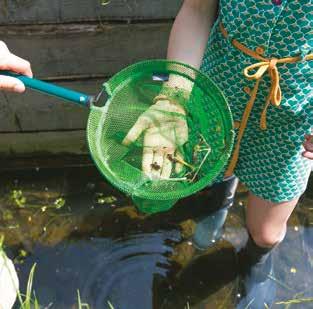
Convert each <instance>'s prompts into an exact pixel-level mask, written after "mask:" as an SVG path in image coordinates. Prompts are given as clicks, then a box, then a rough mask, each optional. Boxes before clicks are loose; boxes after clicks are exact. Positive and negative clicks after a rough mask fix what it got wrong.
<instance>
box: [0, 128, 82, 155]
mask: <svg viewBox="0 0 313 309" xmlns="http://www.w3.org/2000/svg"><path fill="white" fill-rule="evenodd" d="M87 153H88V147H87V144H86V133H85V131H84V130H80V131H65V132H38V133H1V134H0V157H2V158H3V157H10V156H12V157H14V156H20V155H23V156H25V155H32V156H36V155H44V154H52V155H56V154H75V155H82V154H87Z"/></svg>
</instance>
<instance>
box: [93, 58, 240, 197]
mask: <svg viewBox="0 0 313 309" xmlns="http://www.w3.org/2000/svg"><path fill="white" fill-rule="evenodd" d="M151 64H155V65H157V64H163V65H166V64H175V65H178V66H181V67H183V68H188V69H190V70H192V71H194V72H195V73H196V74H197V75H200V76H202V78H204V79H206V80H208V82H209V83H210V84H211V85H212V86H213V88H215V90H216V91H217V92H218V95H219V96H220V97H221V98H222V101H223V102H224V104H223V106H219V110H220V114H221V115H222V118H223V124H224V125H225V127H227V129H228V130H227V131H228V134H229V138H228V141H227V143H226V146H225V148H224V151H223V153H222V155H221V156H220V157H219V159H218V161H216V163H215V165H214V168H213V170H212V171H213V172H211V173H210V174H209V175H208V176H203V177H202V178H201V179H200V180H199V181H197V182H195V183H194V184H191V185H190V186H187V188H185V189H180V190H179V191H177V193H174V194H173V192H172V191H171V192H151V191H147V192H145V191H144V189H143V188H141V189H140V190H135V191H134V189H133V187H132V188H131V189H127V187H128V188H129V187H130V186H129V184H128V183H127V182H125V181H121V179H119V178H117V177H116V176H114V175H113V174H112V173H111V172H110V169H109V168H107V167H106V168H102V167H101V165H103V162H98V161H99V160H98V159H97V155H96V154H94V153H93V149H94V148H97V147H98V146H97V143H96V142H95V141H94V140H92V139H91V138H90V137H91V136H90V135H91V134H89V130H90V126H91V125H90V122H91V118H92V113H93V112H94V111H97V112H99V111H101V113H102V114H103V115H102V116H103V121H105V118H106V117H107V113H106V112H105V110H106V111H107V110H108V108H109V106H110V104H111V100H110V99H111V97H112V96H114V93H115V92H117V91H118V89H119V88H120V87H122V84H123V83H118V84H117V85H116V86H115V87H114V83H116V81H117V80H119V79H120V76H123V75H124V76H125V74H126V75H127V76H129V74H128V72H129V73H130V72H132V71H133V70H136V69H138V68H140V67H142V66H146V65H151ZM167 72H168V71H167ZM132 77H133V75H132ZM186 77H187V78H188V76H186ZM129 78H131V77H130V76H129ZM126 82H127V79H125V83H126ZM103 88H104V90H105V91H106V92H107V93H108V95H109V99H108V101H107V102H106V103H105V105H104V106H103V107H97V106H91V108H90V114H89V117H88V124H87V143H88V147H89V151H90V155H91V158H92V160H93V162H94V163H95V165H96V167H97V168H98V170H99V171H100V173H101V174H102V176H104V177H105V178H106V179H107V180H108V181H109V182H110V183H111V184H112V185H114V186H115V187H116V188H118V189H119V190H120V191H122V192H124V193H125V194H127V195H129V196H136V197H138V198H142V199H146V200H160V201H162V200H163V201H168V200H178V199H180V198H184V197H187V196H190V195H192V194H194V193H196V192H198V191H200V190H202V189H204V188H205V187H207V186H209V185H211V184H212V183H214V181H215V179H216V178H217V177H218V176H219V175H220V173H221V172H222V170H223V168H224V167H225V166H226V164H227V162H228V159H229V157H230V155H231V153H232V148H233V144H234V139H235V132H234V127H233V117H232V113H231V110H230V107H229V105H228V103H227V99H226V97H225V95H224V94H223V92H222V91H221V89H220V88H219V87H218V86H217V85H216V83H215V82H214V81H213V80H212V79H211V78H210V77H209V76H208V75H207V74H205V73H203V72H201V71H199V70H197V69H195V68H193V67H192V66H190V65H188V64H184V63H181V62H178V61H171V60H166V59H153V60H143V61H140V62H137V63H135V64H132V65H130V66H128V67H126V68H124V69H122V70H121V71H119V72H118V73H116V74H115V75H114V76H112V77H111V78H110V79H109V80H108V81H107V82H105V83H103ZM201 89H202V90H203V88H201ZM206 93H208V92H206ZM222 110H223V111H222ZM100 161H101V160H100ZM101 163H102V164H101ZM105 166H106V165H105ZM212 174H213V176H214V177H212ZM192 187H194V188H193V189H192V190H191V188H192ZM130 191H131V192H130ZM184 191H186V192H184Z"/></svg>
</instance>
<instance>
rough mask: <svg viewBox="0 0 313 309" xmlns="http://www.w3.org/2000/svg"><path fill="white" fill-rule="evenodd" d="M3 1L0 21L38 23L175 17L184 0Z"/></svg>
mask: <svg viewBox="0 0 313 309" xmlns="http://www.w3.org/2000/svg"><path fill="white" fill-rule="evenodd" d="M102 1H103V0H88V1H86V0H53V1H51V0H27V1H26V0H23V1H21V0H0V23H1V24H2V25H8V24H38V23H64V22H80V21H107V20H129V19H135V20H152V19H153V20H160V19H169V18H173V17H175V16H176V14H177V11H178V9H179V7H180V5H181V3H182V0H170V1H168V0H111V1H110V2H109V3H108V4H107V5H101V2H102Z"/></svg>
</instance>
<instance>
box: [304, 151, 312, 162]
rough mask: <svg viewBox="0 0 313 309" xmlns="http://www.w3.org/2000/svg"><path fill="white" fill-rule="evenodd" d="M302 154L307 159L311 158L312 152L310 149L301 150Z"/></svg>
mask: <svg viewBox="0 0 313 309" xmlns="http://www.w3.org/2000/svg"><path fill="white" fill-rule="evenodd" d="M302 156H304V157H305V158H307V159H310V160H313V152H311V151H303V152H302Z"/></svg>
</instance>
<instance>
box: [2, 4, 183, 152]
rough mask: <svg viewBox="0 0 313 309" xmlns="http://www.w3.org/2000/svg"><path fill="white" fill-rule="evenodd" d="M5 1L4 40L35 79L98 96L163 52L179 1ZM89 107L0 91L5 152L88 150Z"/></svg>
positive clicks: (3, 148)
mask: <svg viewBox="0 0 313 309" xmlns="http://www.w3.org/2000/svg"><path fill="white" fill-rule="evenodd" d="M101 1H102V0H87V1H86V0H0V39H1V40H3V41H4V42H5V43H6V44H7V45H8V47H9V48H10V50H11V51H12V52H13V53H15V54H17V55H19V56H21V57H23V58H25V59H28V60H29V61H30V62H31V63H32V68H33V72H34V75H35V76H36V77H37V78H41V79H44V80H49V81H52V82H55V83H57V84H60V85H63V86H66V87H70V88H73V89H77V90H80V91H85V92H87V93H91V94H95V93H97V92H98V91H99V89H100V86H101V84H102V82H103V81H104V80H106V79H107V78H109V77H110V76H111V75H112V74H114V73H115V72H117V71H119V70H120V69H121V68H123V67H125V66H127V65H129V64H131V63H133V62H136V61H139V60H143V59H151V58H164V57H165V52H166V46H167V41H168V35H169V31H170V28H171V24H172V22H173V18H174V17H175V15H176V14H177V11H178V9H179V7H180V5H181V3H182V0H170V1H168V0H111V1H110V2H109V3H108V4H106V5H102V4H101ZM87 117H88V110H86V109H84V108H81V107H78V106H75V105H72V104H69V103H64V102H61V101H60V100H58V99H55V98H52V97H48V96H45V95H42V94H38V93H35V92H32V91H27V92H26V93H25V94H23V95H17V94H8V93H3V92H2V93H0V156H8V155H10V156H12V155H25V154H34V153H41V152H49V153H62V152H66V153H79V154H81V153H85V152H86V151H87V150H86V144H85V127H86V120H87Z"/></svg>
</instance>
